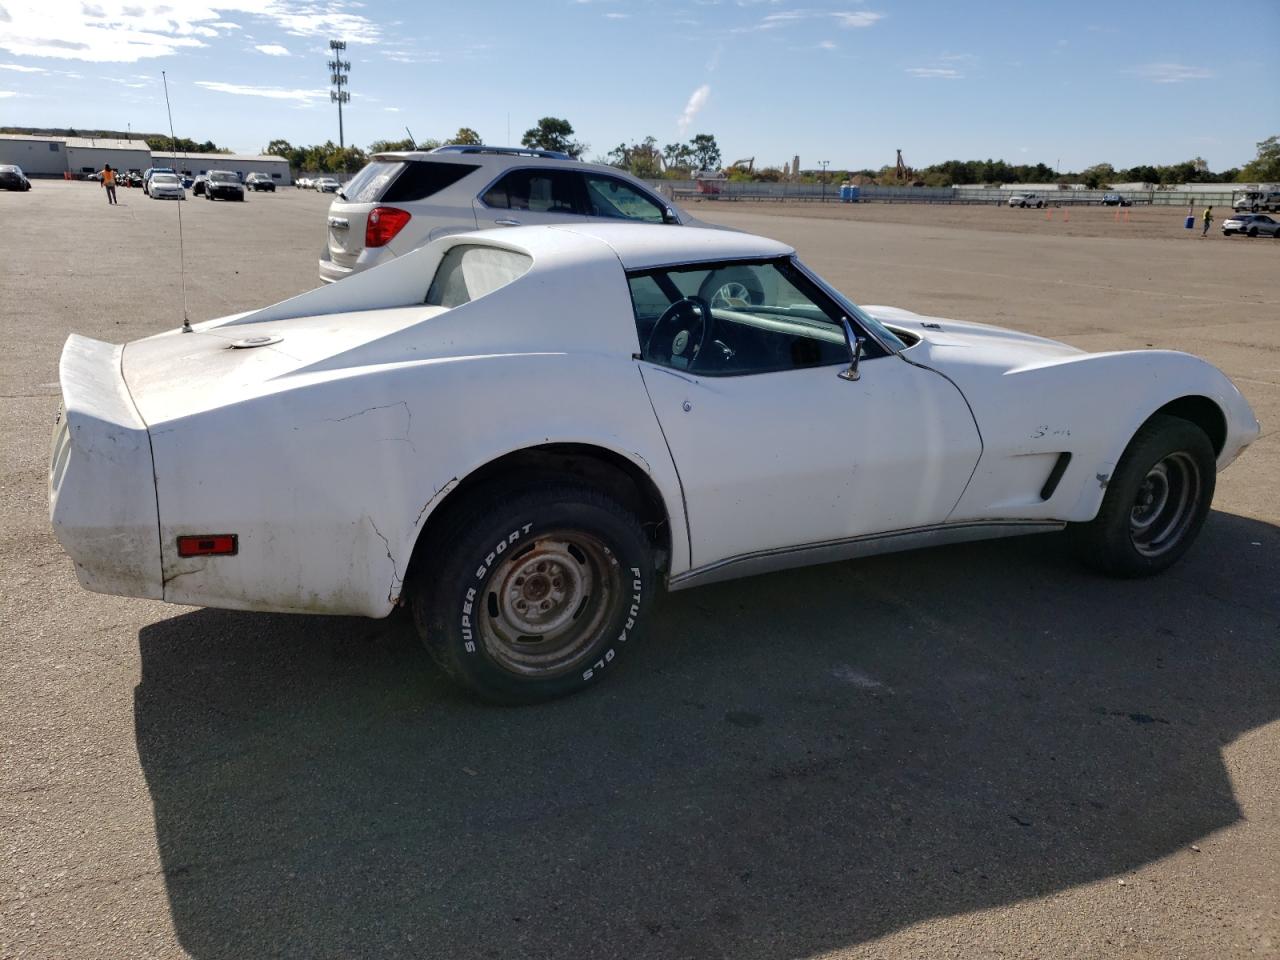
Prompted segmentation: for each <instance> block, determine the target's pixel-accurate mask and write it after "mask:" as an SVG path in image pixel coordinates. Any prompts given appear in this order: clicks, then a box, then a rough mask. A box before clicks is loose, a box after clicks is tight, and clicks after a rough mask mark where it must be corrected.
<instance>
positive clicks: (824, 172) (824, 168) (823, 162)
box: [818, 160, 831, 203]
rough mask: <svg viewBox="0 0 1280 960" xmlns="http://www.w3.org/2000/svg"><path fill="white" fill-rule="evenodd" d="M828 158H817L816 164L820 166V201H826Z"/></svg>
mask: <svg viewBox="0 0 1280 960" xmlns="http://www.w3.org/2000/svg"><path fill="white" fill-rule="evenodd" d="M830 162H831V161H830V160H819V161H818V165H819V166H820V167H822V201H821V202H822V203H826V202H827V164H829V163H830Z"/></svg>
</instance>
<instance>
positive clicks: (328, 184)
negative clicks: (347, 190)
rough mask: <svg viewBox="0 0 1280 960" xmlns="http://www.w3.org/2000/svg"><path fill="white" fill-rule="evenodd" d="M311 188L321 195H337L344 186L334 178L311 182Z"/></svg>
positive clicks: (318, 179) (320, 178)
mask: <svg viewBox="0 0 1280 960" xmlns="http://www.w3.org/2000/svg"><path fill="white" fill-rule="evenodd" d="M311 186H312V188H313V189H314V190H316V191H317V192H319V193H337V192H338V191H339V190H340V189H342V184H340V183H339V182H338V181H337V180H336V179H335V178H334V177H319V178H317V179H315V180H313V181H312V182H311Z"/></svg>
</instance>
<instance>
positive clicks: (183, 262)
mask: <svg viewBox="0 0 1280 960" xmlns="http://www.w3.org/2000/svg"><path fill="white" fill-rule="evenodd" d="M160 79H161V81H162V82H163V83H164V109H165V111H166V112H167V113H168V114H169V148H170V149H171V150H172V151H173V158H174V159H175V160H176V159H178V138H177V137H175V136H174V135H173V107H171V106H169V78H168V76H166V75H165V72H164V71H163V70H161V71H160ZM178 186H182V174H178ZM182 192H183V196H182V197H179V198H178V276H179V278H181V280H182V332H183V333H194V332H195V331H193V330H192V329H191V318H190V317H189V316H188V315H187V254H186V250H185V249H183V245H182V201H183V200H185V199H186V190H185V189H184V190H183V191H182Z"/></svg>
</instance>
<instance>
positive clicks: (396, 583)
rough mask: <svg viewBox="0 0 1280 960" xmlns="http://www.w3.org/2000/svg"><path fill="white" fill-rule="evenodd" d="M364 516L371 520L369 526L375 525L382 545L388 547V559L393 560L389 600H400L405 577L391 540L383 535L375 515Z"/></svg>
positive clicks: (374, 530) (395, 601) (375, 531)
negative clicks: (392, 550)
mask: <svg viewBox="0 0 1280 960" xmlns="http://www.w3.org/2000/svg"><path fill="white" fill-rule="evenodd" d="M364 518H365V519H366V520H368V521H369V526H371V527H373V532H374V533H376V534H377V535H378V539H379V540H381V541H382V545H383V546H384V547H386V549H387V559H388V560H390V561H391V586H390V587H388V588H387V600H388V601H389V602H391V603H393V604H395V603H398V602H399V601H400V592H399V589H398V588H400V587H403V586H404V578H403V577H402V576H400V564H399V563H397V562H396V558H395V557H394V556H393V555H392V553H391V541H389V540H388V539H387V538H386V537H385V536H383V534H382V531H381V530H379V529H378V525H377V524H376V523H374V522H373V517H371V516H369V515H368V514H367V513H366V514H365V515H364Z"/></svg>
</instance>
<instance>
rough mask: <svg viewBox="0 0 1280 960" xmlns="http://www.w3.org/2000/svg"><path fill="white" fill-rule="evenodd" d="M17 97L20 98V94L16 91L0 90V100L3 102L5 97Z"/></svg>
mask: <svg viewBox="0 0 1280 960" xmlns="http://www.w3.org/2000/svg"><path fill="white" fill-rule="evenodd" d="M17 96H21V94H19V93H18V92H17V91H16V90H0V100H3V99H4V98H5V97H17Z"/></svg>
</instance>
